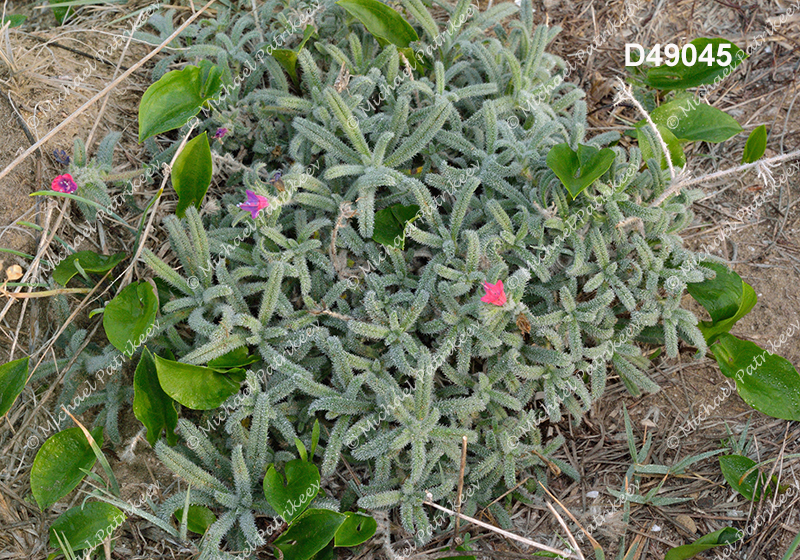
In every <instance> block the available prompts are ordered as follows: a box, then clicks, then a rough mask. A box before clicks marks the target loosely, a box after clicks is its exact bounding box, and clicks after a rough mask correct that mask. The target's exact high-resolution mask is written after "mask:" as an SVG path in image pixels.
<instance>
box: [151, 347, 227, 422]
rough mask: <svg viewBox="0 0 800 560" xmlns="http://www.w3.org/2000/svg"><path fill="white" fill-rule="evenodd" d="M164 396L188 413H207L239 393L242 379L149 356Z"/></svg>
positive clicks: (209, 369) (205, 368)
mask: <svg viewBox="0 0 800 560" xmlns="http://www.w3.org/2000/svg"><path fill="white" fill-rule="evenodd" d="M153 358H154V360H155V362H156V371H157V372H158V382H159V383H160V384H161V388H162V389H164V392H165V393H166V394H167V395H169V396H170V397H172V398H173V399H175V400H176V401H178V402H179V403H181V404H182V405H183V406H185V407H187V408H191V409H192V410H211V409H212V408H217V407H218V406H219V405H221V404H222V403H224V402H225V401H226V400H227V399H228V397H230V396H231V395H233V394H235V393H236V392H237V391H238V390H239V384H240V383H241V380H242V377H241V376H240V375H238V374H237V375H233V374H226V373H220V372H218V371H215V370H213V369H211V368H207V367H202V366H193V365H190V364H184V363H181V362H175V361H173V360H167V359H166V358H162V357H161V356H157V355H155V356H153Z"/></svg>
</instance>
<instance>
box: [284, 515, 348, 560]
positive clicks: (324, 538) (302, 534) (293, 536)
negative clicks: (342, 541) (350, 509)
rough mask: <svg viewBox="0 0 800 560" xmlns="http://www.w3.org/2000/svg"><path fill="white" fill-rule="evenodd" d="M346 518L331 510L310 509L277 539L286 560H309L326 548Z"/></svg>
mask: <svg viewBox="0 0 800 560" xmlns="http://www.w3.org/2000/svg"><path fill="white" fill-rule="evenodd" d="M345 519H346V516H345V515H344V514H342V513H337V512H335V511H331V510H329V509H310V510H308V511H306V512H305V513H304V514H303V515H301V516H300V517H298V518H297V519H296V520H295V522H294V523H292V524H291V525H290V526H289V529H288V530H287V531H286V532H285V533H283V534H282V535H281V536H280V537H278V538H277V539H275V546H277V547H278V548H279V549H280V550H281V552H283V558H284V560H308V559H309V558H311V557H312V556H314V555H315V554H316V553H317V552H319V551H320V550H322V549H323V548H325V547H326V546H327V545H328V543H329V542H331V540H332V539H333V537H334V535H336V531H337V530H338V529H339V527H340V526H341V525H342V523H344V521H345Z"/></svg>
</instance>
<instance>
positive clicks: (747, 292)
mask: <svg viewBox="0 0 800 560" xmlns="http://www.w3.org/2000/svg"><path fill="white" fill-rule="evenodd" d="M700 264H701V265H702V266H704V267H706V268H710V269H712V270H713V271H714V272H715V273H716V276H715V277H714V278H710V279H706V280H704V281H702V282H698V283H692V284H688V285H687V287H686V290H687V291H688V292H689V294H690V295H691V296H692V297H693V298H694V299H695V300H696V301H697V303H699V304H700V305H702V306H703V307H704V308H705V309H706V311H708V314H709V315H711V321H700V323H699V324H698V328H699V329H700V331H701V332H702V333H703V336H704V337H705V339H706V342H712V340H713V339H714V338H715V337H716V336H717V335H719V334H721V333H726V332H728V331H730V330H731V327H733V325H734V324H736V322H737V321H738V320H739V319H741V318H742V317H744V316H745V315H747V314H748V313H749V312H750V310H751V309H753V306H755V304H756V301H757V300H758V297H757V296H756V292H755V290H754V289H753V287H752V286H751V285H750V284H748V283H747V282H745V281H743V280H742V278H741V277H740V276H739V275H738V274H736V273H735V272H734V271H732V270H730V269H728V267H726V266H725V265H723V264H720V263H715V262H702V263H700Z"/></svg>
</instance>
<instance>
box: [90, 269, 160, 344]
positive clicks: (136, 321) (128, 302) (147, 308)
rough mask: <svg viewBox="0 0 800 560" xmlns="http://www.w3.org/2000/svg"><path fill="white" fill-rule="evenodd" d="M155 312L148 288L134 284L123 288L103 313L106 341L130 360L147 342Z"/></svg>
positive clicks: (154, 302) (154, 299) (145, 283)
mask: <svg viewBox="0 0 800 560" xmlns="http://www.w3.org/2000/svg"><path fill="white" fill-rule="evenodd" d="M157 310H158V299H157V298H156V295H155V293H153V288H152V286H150V284H148V283H147V282H136V283H134V284H129V285H128V286H125V287H124V288H123V289H122V290H120V292H119V293H118V294H117V295H116V296H115V297H114V299H112V300H111V301H109V302H108V305H106V309H105V311H104V312H103V328H104V329H105V331H106V336H107V337H108V341H109V342H110V343H111V344H113V345H114V347H115V348H116V349H117V350H119V351H120V352H122V353H123V354H125V355H126V356H129V357H130V356H133V353H134V352H135V351H136V349H137V348H138V347H139V346H141V345H142V344H143V343H144V342H145V341H146V340H147V337H148V334H149V333H148V331H150V329H151V328H152V326H153V323H154V322H155V319H156V311H157Z"/></svg>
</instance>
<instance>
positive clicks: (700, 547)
mask: <svg viewBox="0 0 800 560" xmlns="http://www.w3.org/2000/svg"><path fill="white" fill-rule="evenodd" d="M743 535H744V533H742V531H739V530H738V529H734V528H733V527H725V528H723V529H720V530H719V531H714V532H713V533H709V534H708V535H703V536H702V537H700V538H699V539H697V540H696V541H694V542H693V543H692V544H684V545H682V546H676V547H675V548H672V549H670V550H668V551H667V554H666V555H665V556H664V560H687V558H691V557H692V556H696V555H698V554H700V553H701V552H703V551H704V550H710V549H712V548H717V547H720V546H726V545H729V544H731V543H735V542H736V541H738V540H739V539H741V538H742V536H743Z"/></svg>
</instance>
